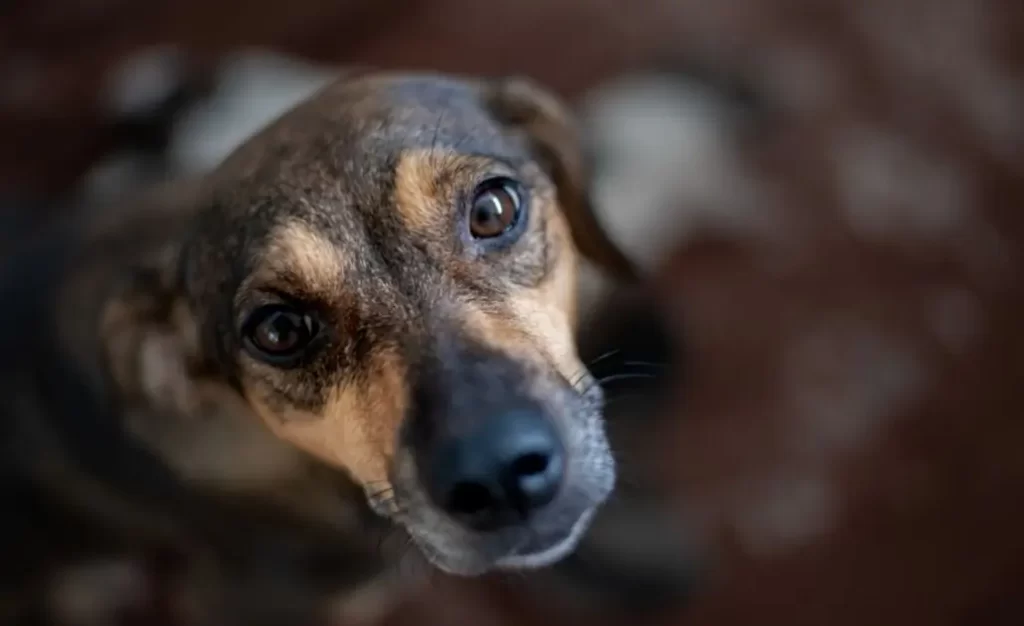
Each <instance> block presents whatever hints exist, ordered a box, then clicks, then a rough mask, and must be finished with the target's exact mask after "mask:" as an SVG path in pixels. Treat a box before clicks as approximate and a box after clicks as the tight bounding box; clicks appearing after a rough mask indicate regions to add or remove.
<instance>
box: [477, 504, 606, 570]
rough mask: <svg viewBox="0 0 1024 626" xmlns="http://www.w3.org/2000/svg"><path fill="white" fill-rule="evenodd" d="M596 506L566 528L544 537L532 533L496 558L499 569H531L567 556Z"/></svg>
mask: <svg viewBox="0 0 1024 626" xmlns="http://www.w3.org/2000/svg"><path fill="white" fill-rule="evenodd" d="M595 512H596V508H592V509H589V510H587V511H584V512H583V513H582V514H581V515H580V516H579V517H578V518H577V519H576V521H575V522H574V523H573V524H572V526H570V527H569V528H567V529H562V530H561V531H560V532H558V533H553V534H551V535H548V536H546V537H541V536H538V535H536V534H532V535H531V536H530V537H529V538H528V539H527V541H525V542H524V543H523V544H521V545H520V546H518V547H517V548H516V549H514V550H512V551H511V552H510V553H509V554H507V555H506V556H504V557H502V558H500V559H498V560H497V561H496V562H495V566H496V567H497V568H499V569H506V570H513V569H532V568H538V567H545V566H548V565H552V564H554V563H556V562H558V561H560V560H561V559H563V558H564V557H566V556H568V555H569V554H570V553H571V552H572V551H573V550H575V549H576V546H577V545H578V544H579V542H580V539H581V538H582V537H583V535H584V534H585V533H586V531H587V529H588V528H589V527H590V522H591V520H592V519H593V517H594V513H595Z"/></svg>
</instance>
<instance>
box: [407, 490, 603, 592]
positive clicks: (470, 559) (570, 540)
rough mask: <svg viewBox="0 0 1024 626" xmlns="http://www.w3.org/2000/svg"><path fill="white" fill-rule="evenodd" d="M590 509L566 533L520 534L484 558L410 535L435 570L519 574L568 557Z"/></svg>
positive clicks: (590, 516)
mask: <svg viewBox="0 0 1024 626" xmlns="http://www.w3.org/2000/svg"><path fill="white" fill-rule="evenodd" d="M595 511H596V507H595V508H594V509H590V510H588V511H585V512H584V513H583V514H582V515H580V517H579V518H578V519H577V520H576V522H575V523H574V524H573V525H572V526H571V527H570V528H568V529H567V530H564V531H562V532H557V533H550V534H546V535H543V536H541V535H538V534H536V533H532V532H528V533H524V540H523V541H521V542H519V544H518V545H517V546H516V547H515V548H514V549H512V550H508V551H506V552H505V553H503V554H501V555H485V554H484V553H483V552H482V551H480V550H477V549H473V548H472V547H470V546H447V547H446V548H444V549H442V548H439V547H437V546H435V545H432V543H431V542H429V541H427V540H425V539H423V538H420V537H417V536H416V534H412V539H413V543H414V544H416V545H417V547H418V548H419V549H420V552H421V553H422V554H423V556H424V557H425V558H426V559H427V561H429V562H430V563H431V564H432V565H433V566H434V567H436V568H438V569H439V570H441V571H443V572H445V573H447V574H451V575H455V576H463V577H472V576H482V575H484V574H487V573H490V572H498V571H505V572H508V571H523V570H532V569H539V568H544V567H548V566H551V565H554V564H555V563H558V562H559V561H560V560H562V559H564V558H565V557H567V556H568V555H570V554H571V553H572V552H573V550H575V549H576V547H577V546H578V545H579V543H580V540H581V539H582V538H583V535H584V534H586V532H587V529H588V528H589V527H590V523H591V520H592V519H593V517H594V513H595Z"/></svg>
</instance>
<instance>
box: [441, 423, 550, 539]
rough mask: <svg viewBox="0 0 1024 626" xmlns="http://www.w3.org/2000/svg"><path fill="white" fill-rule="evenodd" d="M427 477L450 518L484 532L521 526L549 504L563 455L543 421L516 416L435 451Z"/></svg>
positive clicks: (457, 439) (488, 425)
mask: <svg viewBox="0 0 1024 626" xmlns="http://www.w3.org/2000/svg"><path fill="white" fill-rule="evenodd" d="M435 454H436V456H435V458H434V459H433V462H432V463H431V464H430V465H431V470H432V471H430V475H429V476H427V477H426V482H427V488H428V490H429V491H431V492H432V496H433V497H434V500H435V501H436V502H437V503H438V505H440V506H441V508H443V509H444V510H445V511H446V512H447V513H448V514H449V515H451V516H452V517H454V518H455V519H457V520H458V521H460V522H461V523H463V524H464V525H466V526H468V527H470V528H473V529H474V530H480V531H487V530H496V529H497V528H500V527H503V526H508V525H512V524H516V523H519V522H522V521H523V520H525V519H526V518H528V517H529V516H530V514H531V513H533V512H535V511H536V510H538V509H540V508H542V507H544V506H545V505H547V504H549V503H550V502H551V501H552V500H553V499H554V498H555V495H556V494H557V493H558V489H559V487H560V486H561V484H562V476H563V472H564V465H565V452H564V448H563V446H562V442H561V440H560V439H559V437H558V434H557V433H556V432H555V429H554V428H553V427H552V425H551V424H550V423H549V421H548V420H546V419H544V417H543V416H541V415H537V414H536V413H533V412H527V411H515V412H510V413H506V414H503V415H501V416H499V417H497V418H494V419H492V420H490V421H489V422H488V424H487V425H486V426H485V427H483V428H481V429H480V430H479V431H477V432H476V433H474V434H473V435H471V436H468V437H456V438H452V439H450V440H449V441H447V442H446V443H445V444H443V445H441V446H438V447H437V448H436V452H435Z"/></svg>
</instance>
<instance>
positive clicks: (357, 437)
mask: <svg viewBox="0 0 1024 626" xmlns="http://www.w3.org/2000/svg"><path fill="white" fill-rule="evenodd" d="M367 380H368V381H369V382H368V383H367V384H365V385H362V386H361V385H354V384H351V383H344V384H341V385H338V386H337V387H335V388H334V389H332V390H331V392H330V397H329V398H328V400H327V402H326V403H325V405H324V409H323V411H322V412H321V413H317V414H311V413H308V412H305V411H289V412H287V413H285V414H281V413H280V412H275V411H274V410H272V409H271V408H270V407H269V406H268V404H267V403H266V402H264V401H262V400H260V393H261V392H260V391H258V390H255V389H247V390H246V396H247V397H248V398H249V400H250V402H251V403H252V406H253V408H254V410H255V411H256V413H257V414H258V415H259V416H260V417H261V418H262V419H263V421H264V422H265V423H266V424H267V425H268V426H269V427H270V429H271V430H272V431H273V432H274V434H276V435H277V436H278V437H280V438H281V439H284V440H286V441H289V442H291V443H292V444H293V445H295V446H297V447H299V448H300V449H302V450H305V451H306V452H308V453H309V454H312V455H313V456H315V457H317V458H319V459H321V460H322V461H324V462H326V463H329V464H330V465H333V466H335V467H341V468H343V469H345V470H346V471H347V472H348V473H349V474H350V475H351V476H352V478H353V479H354V480H356V481H357V482H358V483H360V484H361V485H369V484H371V483H374V484H376V483H381V482H382V481H386V480H387V479H388V468H389V465H390V463H391V459H392V458H393V457H394V455H395V450H396V448H397V444H398V431H399V428H400V427H401V424H402V420H403V418H404V416H405V410H406V406H407V404H408V401H407V399H406V395H407V391H406V386H405V366H404V365H403V364H402V363H401V361H400V359H398V358H397V357H395V356H392V355H390V354H384V353H381V354H379V355H378V356H377V357H376V359H375V362H374V365H373V369H372V371H371V373H370V374H369V375H368V377H367Z"/></svg>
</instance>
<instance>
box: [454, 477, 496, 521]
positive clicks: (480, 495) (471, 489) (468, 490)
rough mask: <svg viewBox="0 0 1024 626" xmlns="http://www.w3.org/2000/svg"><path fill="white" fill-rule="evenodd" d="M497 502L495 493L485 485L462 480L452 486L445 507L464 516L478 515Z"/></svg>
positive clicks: (487, 510)
mask: <svg viewBox="0 0 1024 626" xmlns="http://www.w3.org/2000/svg"><path fill="white" fill-rule="evenodd" d="M495 504H496V502H495V499H494V495H493V494H492V493H491V490H490V489H488V488H487V487H486V486H485V485H482V484H480V483H470V482H462V483H457V484H456V485H455V486H454V487H452V490H451V493H450V494H448V505H447V506H446V507H445V508H446V509H447V510H448V511H450V512H451V513H454V514H456V515H460V516H463V517H478V516H481V515H484V514H486V513H488V512H489V511H491V510H492V509H493V508H494V506H495Z"/></svg>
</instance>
